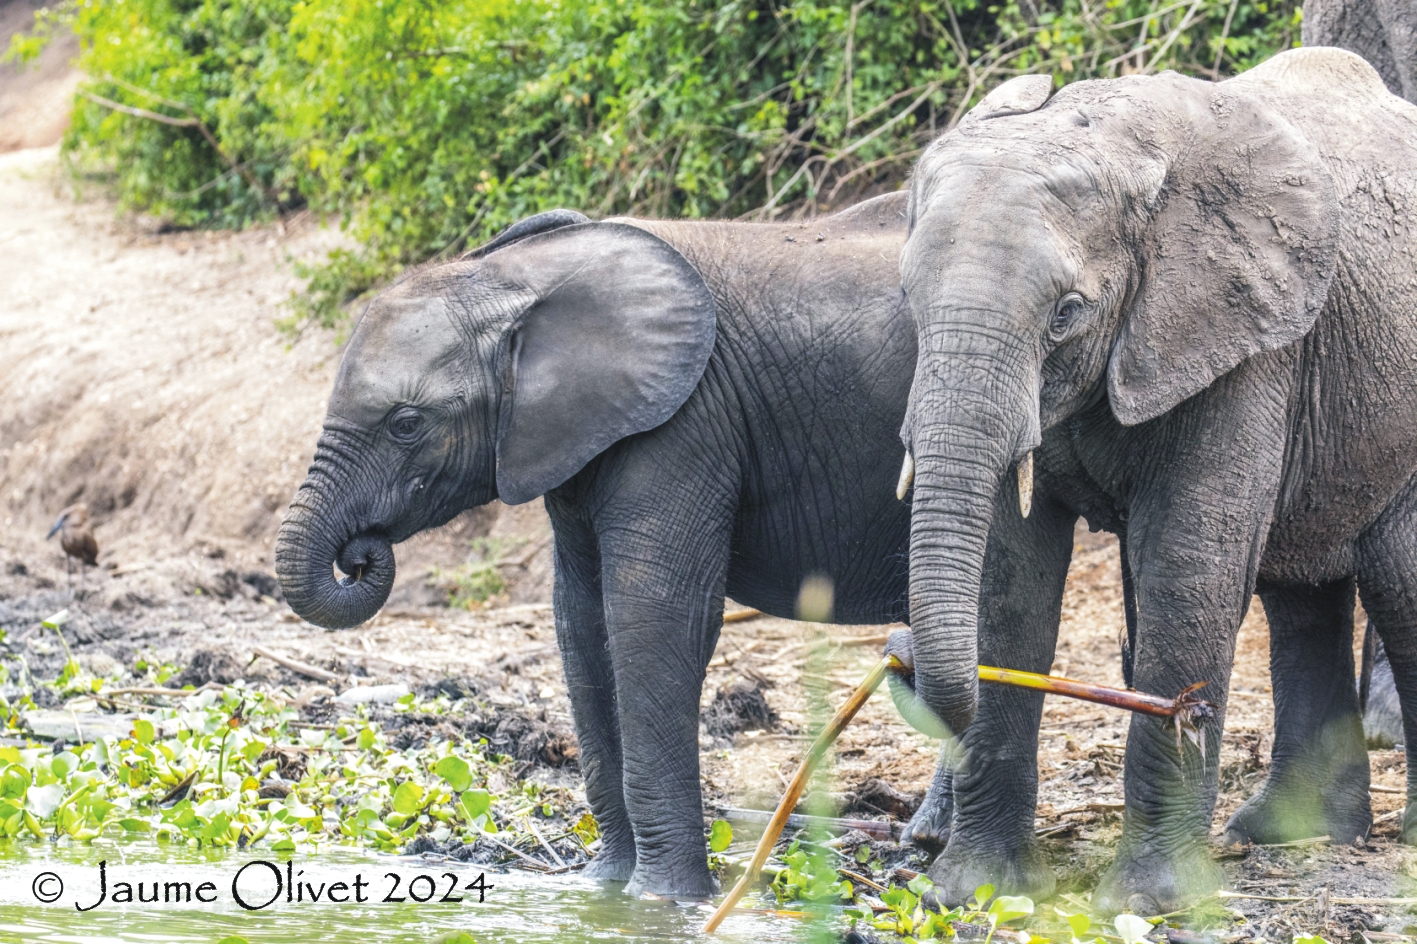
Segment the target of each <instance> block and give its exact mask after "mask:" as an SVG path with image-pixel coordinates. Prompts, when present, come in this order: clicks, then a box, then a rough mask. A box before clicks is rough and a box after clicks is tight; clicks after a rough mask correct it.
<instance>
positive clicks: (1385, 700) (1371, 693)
mask: <svg viewBox="0 0 1417 944" xmlns="http://www.w3.org/2000/svg"><path fill="white" fill-rule="evenodd" d="M1363 656H1364V660H1363V683H1364V685H1363V691H1362V703H1363V736H1364V737H1365V738H1366V739H1367V741H1368V747H1369V749H1371V750H1391V749H1392V748H1394V747H1401V746H1402V745H1403V743H1404V739H1403V734H1402V703H1401V701H1399V699H1398V697H1397V685H1396V684H1395V683H1394V682H1393V679H1392V666H1391V665H1389V664H1388V660H1387V650H1386V649H1384V648H1383V641H1382V638H1381V637H1380V636H1379V635H1378V628H1377V627H1376V626H1374V625H1373V621H1372V620H1368V629H1367V635H1366V637H1365V639H1364V641H1363Z"/></svg>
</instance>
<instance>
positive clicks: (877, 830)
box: [720, 806, 901, 839]
mask: <svg viewBox="0 0 1417 944" xmlns="http://www.w3.org/2000/svg"><path fill="white" fill-rule="evenodd" d="M720 812H721V813H722V814H723V818H724V819H726V820H728V821H729V822H730V823H770V822H772V818H773V814H772V813H771V812H769V811H768V810H744V809H738V808H736V807H731V806H730V807H722V808H720ZM785 825H786V828H788V829H806V828H807V827H809V826H815V827H817V828H818V829H827V830H831V831H832V832H839V833H845V832H850V831H851V830H853V829H857V830H860V831H861V832H863V833H865V834H866V835H868V836H870V837H871V838H872V839H899V838H900V830H901V824H900V823H894V822H886V821H883V820H875V819H842V818H840V817H836V816H803V815H802V814H800V813H793V814H791V815H790V816H788V817H787V822H786V824H785Z"/></svg>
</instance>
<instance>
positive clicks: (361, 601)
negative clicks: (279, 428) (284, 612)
mask: <svg viewBox="0 0 1417 944" xmlns="http://www.w3.org/2000/svg"><path fill="white" fill-rule="evenodd" d="M328 494H329V489H328V483H324V482H322V481H321V480H319V478H318V477H317V476H316V475H314V474H312V475H311V476H310V478H309V479H307V480H306V481H305V483H304V484H303V485H301V486H300V490H299V491H298V492H297V493H296V495H295V500H294V501H292V502H291V505H290V511H289V513H288V514H287V516H286V520H285V521H284V522H283V523H282V524H281V526H280V532H279V534H278V535H277V537H276V576H277V577H279V578H280V586H281V590H282V592H284V594H285V598H286V600H287V602H289V603H290V606H291V609H293V610H295V612H296V613H298V614H300V616H301V617H303V618H304V619H306V620H308V621H309V622H311V623H314V624H315V625H316V626H323V627H324V628H326V629H348V628H350V627H351V626H357V625H359V624H360V623H362V622H364V621H365V620H367V619H369V618H370V617H372V616H373V615H374V614H375V613H377V612H379V608H380V607H382V606H383V605H384V601H386V600H387V599H388V598H389V590H390V589H391V588H392V587H393V584H394V549H393V545H392V544H390V543H389V540H388V538H387V537H385V536H384V535H382V534H380V533H377V532H371V531H363V532H359V531H355V530H354V529H353V528H351V527H350V526H348V525H347V524H346V523H345V522H346V521H347V519H346V517H345V516H344V515H341V514H338V513H337V512H335V511H334V509H332V508H331V503H330V501H329V500H328V497H327V496H328ZM336 566H337V567H339V569H340V571H341V572H342V573H344V574H345V576H344V577H341V578H336V577H335V573H334V568H335V567H336Z"/></svg>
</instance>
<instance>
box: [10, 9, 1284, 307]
mask: <svg viewBox="0 0 1417 944" xmlns="http://www.w3.org/2000/svg"><path fill="white" fill-rule="evenodd" d="M56 9H57V10H58V12H57V13H44V14H42V17H41V19H40V21H39V22H38V26H37V31H36V34H35V35H33V36H30V37H20V38H19V39H17V40H16V41H15V43H14V45H13V46H12V55H13V56H16V57H19V58H25V57H28V56H32V55H34V54H35V52H36V51H37V49H38V46H39V44H40V42H42V38H43V35H45V34H46V33H47V32H52V30H53V29H54V28H55V27H56V25H57V24H59V23H60V22H61V21H62V22H68V23H71V24H72V26H73V28H74V29H75V30H76V31H77V33H78V35H79V37H80V39H81V41H82V43H83V53H82V55H81V58H80V65H81V67H82V68H83V69H84V70H85V71H86V72H87V73H88V75H89V76H90V80H89V82H88V83H86V85H85V86H84V88H83V89H82V90H81V92H80V95H81V96H82V97H81V98H80V99H79V101H78V108H77V110H76V113H75V119H74V123H73V126H72V128H71V130H70V132H69V135H68V137H67V139H66V149H67V152H68V154H69V155H70V156H71V158H73V159H74V161H75V163H76V165H77V166H79V167H81V168H85V169H88V170H90V171H99V170H101V171H102V172H104V173H105V174H107V175H109V176H110V178H111V179H112V180H113V182H114V183H115V184H116V185H117V188H118V191H119V193H120V194H121V196H122V199H123V201H124V203H125V204H126V205H127V206H129V207H133V208H136V209H142V210H146V211H150V212H153V213H158V214H162V215H164V216H167V217H170V218H171V219H173V220H175V221H176V222H178V223H180V224H184V225H200V226H241V225H244V224H246V223H247V222H249V221H251V220H254V219H258V218H261V217H263V216H267V215H270V214H273V213H276V212H279V211H281V210H284V209H288V208H292V207H295V206H298V205H301V204H308V205H309V206H310V207H312V208H313V209H314V210H316V211H317V212H319V213H321V214H331V215H333V216H335V217H337V218H338V219H340V220H341V221H342V222H343V223H344V224H345V225H347V227H348V229H349V232H350V234H351V235H352V236H353V237H354V240H355V241H356V243H357V246H358V248H357V249H355V250H352V251H351V250H343V251H339V252H336V253H334V254H333V255H331V257H330V258H329V260H328V261H327V262H326V263H324V264H323V265H321V266H318V267H309V268H306V269H304V270H303V272H304V274H305V275H306V276H307V277H308V278H309V279H310V282H309V291H308V293H307V295H306V297H305V298H304V300H303V301H302V302H301V304H300V306H299V311H298V312H297V317H296V319H295V320H296V321H300V320H303V319H306V318H314V319H316V320H319V321H322V322H326V323H334V322H335V321H337V320H338V319H339V318H340V317H341V316H340V308H339V306H341V305H343V304H345V303H346V302H348V301H349V300H350V299H352V298H353V297H355V296H356V295H357V294H358V293H359V292H361V291H363V290H364V289H366V288H368V287H369V286H371V285H374V284H376V283H377V282H379V281H380V280H382V279H385V278H387V277H388V276H389V275H391V274H393V273H395V272H396V271H398V269H399V268H401V267H402V266H403V265H405V264H407V263H409V262H411V261H416V260H422V259H427V258H433V257H446V256H448V255H450V254H453V253H456V252H459V251H461V250H462V249H464V248H466V247H467V246H469V245H471V244H475V243H477V242H479V241H481V240H483V239H484V238H486V237H487V236H488V235H489V234H490V233H493V232H495V231H496V230H498V229H500V228H502V227H504V226H506V225H507V224H509V223H511V222H513V221H515V220H516V219H518V218H520V217H523V216H526V215H528V214H531V213H535V212H538V211H541V210H545V209H549V208H551V207H555V206H571V207H578V208H581V209H584V210H586V211H587V212H589V213H592V214H612V213H638V214H649V215H658V216H672V217H713V216H719V217H722V216H727V217H734V216H742V215H754V216H758V217H773V216H776V215H779V214H782V213H799V212H811V211H814V210H816V209H819V208H822V207H824V206H829V205H834V204H839V203H843V202H846V201H848V200H850V199H852V198H855V197H857V196H860V195H862V194H863V193H866V192H869V191H870V190H872V189H879V188H889V187H893V186H895V185H897V184H898V183H899V181H900V180H901V179H902V178H903V175H904V174H905V172H906V170H907V168H908V167H909V164H910V162H911V161H912V160H913V159H914V158H915V157H916V156H917V155H918V154H919V152H920V149H921V147H922V146H923V144H924V143H925V142H926V141H927V140H928V139H929V138H930V137H931V136H933V135H934V134H936V133H937V132H939V131H940V130H943V129H944V128H946V127H948V126H949V125H950V124H951V123H952V122H953V121H954V120H956V119H957V118H958V117H959V115H960V114H962V112H963V110H964V109H965V108H967V107H968V106H969V105H970V104H972V103H973V102H975V101H977V100H978V99H979V98H980V97H981V96H982V95H983V94H984V93H985V92H987V91H988V90H989V88H991V87H992V86H994V85H996V84H997V83H998V82H1000V81H1002V80H1004V79H1007V78H1010V77H1012V76H1013V75H1017V74H1020V73H1023V72H1051V73H1053V74H1054V75H1055V76H1056V77H1057V79H1058V80H1059V81H1061V82H1070V81H1075V80H1078V79H1084V78H1092V77H1098V76H1115V75H1120V74H1124V73H1131V72H1154V71H1159V70H1161V69H1167V68H1174V69H1178V70H1180V71H1182V72H1186V73H1189V74H1194V75H1203V76H1210V75H1213V74H1216V75H1224V74H1228V73H1231V72H1234V71H1238V70H1241V69H1243V68H1246V67H1248V66H1249V65H1252V64H1253V63H1255V62H1257V61H1259V60H1261V59H1263V58H1265V57H1267V56H1269V55H1271V54H1273V53H1274V52H1275V51H1278V50H1280V49H1283V48H1285V47H1287V46H1290V45H1293V44H1295V43H1297V41H1298V19H1299V12H1298V10H1299V0H1267V2H1266V0H1192V2H1188V3H1160V2H1156V0H1006V2H1002V3H997V4H990V3H988V2H987V0H878V2H875V3H870V4H866V3H857V4H852V3H849V2H844V0H782V2H779V3H776V4H766V3H762V2H757V0H678V2H671V3H664V2H654V0H452V2H445V3H435V2H433V0H240V2H237V0H124V2H122V3H112V2H103V0H68V5H66V6H62V7H59V8H56ZM115 106H116V107H115ZM154 116H161V118H162V119H165V120H166V123H163V121H162V120H160V119H159V118H158V117H154Z"/></svg>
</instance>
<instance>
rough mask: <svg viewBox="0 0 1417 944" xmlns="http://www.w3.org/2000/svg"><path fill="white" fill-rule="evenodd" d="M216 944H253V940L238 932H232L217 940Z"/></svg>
mask: <svg viewBox="0 0 1417 944" xmlns="http://www.w3.org/2000/svg"><path fill="white" fill-rule="evenodd" d="M216 944H251V942H250V941H248V940H246V939H245V938H244V937H241V936H240V935H238V934H232V935H230V936H229V937H224V938H222V939H221V940H220V941H217V942H216Z"/></svg>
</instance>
